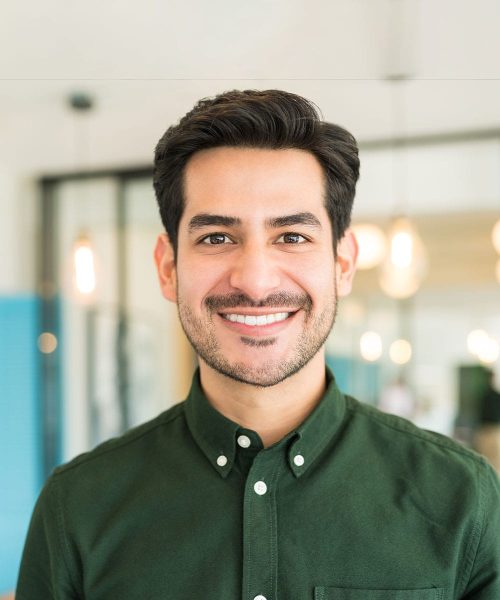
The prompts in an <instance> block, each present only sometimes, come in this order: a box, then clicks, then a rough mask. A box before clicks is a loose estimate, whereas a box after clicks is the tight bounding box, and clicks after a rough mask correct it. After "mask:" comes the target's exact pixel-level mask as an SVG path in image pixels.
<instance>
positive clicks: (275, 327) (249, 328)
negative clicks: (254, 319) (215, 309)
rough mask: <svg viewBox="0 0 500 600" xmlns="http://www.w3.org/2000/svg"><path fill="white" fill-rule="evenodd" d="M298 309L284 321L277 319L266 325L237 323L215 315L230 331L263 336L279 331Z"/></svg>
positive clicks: (292, 318) (293, 316)
mask: <svg viewBox="0 0 500 600" xmlns="http://www.w3.org/2000/svg"><path fill="white" fill-rule="evenodd" d="M299 312H300V311H296V312H294V313H292V314H291V315H290V316H289V317H287V318H286V319H285V320H284V321H277V322H275V323H269V324H267V325H245V323H238V322H237V321H236V322H234V321H228V320H227V319H225V318H224V317H221V315H219V314H218V315H217V316H218V317H219V319H220V320H221V321H222V322H223V324H224V325H225V326H226V327H228V328H229V329H230V330H231V331H235V332H236V333H240V334H242V335H249V336H264V335H273V334H277V333H280V331H282V330H283V329H285V327H288V325H289V324H290V323H291V322H292V321H293V320H294V318H295V316H296V315H297V314H298V313H299Z"/></svg>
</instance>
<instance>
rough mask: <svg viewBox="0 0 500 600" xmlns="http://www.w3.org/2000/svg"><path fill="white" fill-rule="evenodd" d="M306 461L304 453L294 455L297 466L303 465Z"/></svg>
mask: <svg viewBox="0 0 500 600" xmlns="http://www.w3.org/2000/svg"><path fill="white" fill-rule="evenodd" d="M304 462H305V460H304V457H303V456H302V454H297V455H296V456H294V457H293V463H294V465H296V466H297V467H301V466H302V465H303V464H304Z"/></svg>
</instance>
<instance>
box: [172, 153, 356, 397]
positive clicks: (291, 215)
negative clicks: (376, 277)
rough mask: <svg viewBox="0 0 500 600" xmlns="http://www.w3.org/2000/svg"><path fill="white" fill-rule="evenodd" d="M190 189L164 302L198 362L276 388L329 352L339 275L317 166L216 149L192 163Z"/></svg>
mask: <svg viewBox="0 0 500 600" xmlns="http://www.w3.org/2000/svg"><path fill="white" fill-rule="evenodd" d="M184 184H185V185H184V196H185V210H184V214H183V216H182V218H181V221H180V224H179V234H178V254H177V264H176V265H175V266H173V267H172V273H171V281H174V280H175V283H172V286H173V288H174V289H172V290H171V292H170V295H169V294H168V293H165V290H164V294H165V295H166V296H167V297H169V299H173V300H176V301H177V303H178V310H179V317H180V320H181V323H182V326H183V328H184V331H185V333H186V335H187V337H188V338H189V340H190V342H191V344H192V346H193V348H194V349H195V351H196V353H197V354H198V356H199V357H200V359H201V361H204V362H205V363H206V364H207V365H208V366H209V367H211V368H212V369H214V370H216V371H217V372H219V373H222V374H224V375H226V376H228V377H231V378H233V379H235V380H238V381H242V382H245V383H248V384H251V385H256V386H271V385H276V384H277V383H279V382H280V381H282V380H284V379H285V378H287V377H289V376H290V375H293V374H294V373H296V372H297V371H299V370H300V369H301V368H302V367H304V366H305V365H306V364H307V363H308V362H309V361H310V360H311V359H312V358H313V357H315V356H317V355H318V352H321V353H323V352H324V349H323V345H324V342H325V340H326V338H327V336H328V334H329V332H330V330H331V328H332V326H333V323H334V319H335V314H336V308H337V289H338V286H337V281H338V280H342V269H343V267H342V265H341V264H340V263H339V262H337V263H336V262H335V260H334V254H333V240H332V229H331V224H330V221H329V218H328V214H327V212H326V209H325V207H324V205H323V202H324V194H325V189H324V178H323V172H322V169H321V166H320V165H319V163H318V162H317V160H316V158H315V157H314V156H313V155H312V154H311V153H308V152H305V151H302V150H292V149H287V150H264V149H255V148H251V149H250V148H228V147H223V148H215V149H210V150H204V151H201V152H198V153H196V154H195V155H194V156H193V157H192V158H191V160H190V161H189V162H188V164H187V166H186V171H185V180H184ZM354 244H355V242H354ZM344 270H345V266H344ZM347 288H349V289H350V285H349V284H348V285H347V287H346V285H345V282H344V283H342V285H341V290H340V293H341V294H343V293H348V291H349V289H347ZM321 360H323V357H322V355H321Z"/></svg>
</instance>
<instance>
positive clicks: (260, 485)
mask: <svg viewBox="0 0 500 600" xmlns="http://www.w3.org/2000/svg"><path fill="white" fill-rule="evenodd" d="M253 489H254V490H255V493H256V494H259V496H263V495H264V494H265V493H266V492H267V485H266V484H265V483H264V482H263V481H257V483H256V484H255V485H254V486H253Z"/></svg>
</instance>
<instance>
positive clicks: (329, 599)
mask: <svg viewBox="0 0 500 600" xmlns="http://www.w3.org/2000/svg"><path fill="white" fill-rule="evenodd" d="M444 592H445V590H444V588H426V589H418V590H368V589H360V588H356V589H353V588H337V587H324V586H319V587H315V588H314V600H444V597H445V596H444Z"/></svg>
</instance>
